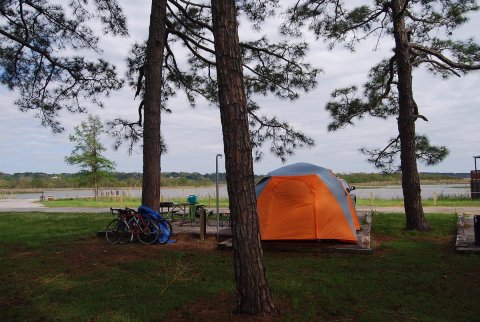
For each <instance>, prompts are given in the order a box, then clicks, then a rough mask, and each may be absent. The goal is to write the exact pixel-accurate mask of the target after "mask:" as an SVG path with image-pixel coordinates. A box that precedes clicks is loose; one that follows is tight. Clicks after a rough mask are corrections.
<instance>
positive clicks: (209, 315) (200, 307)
mask: <svg viewBox="0 0 480 322" xmlns="http://www.w3.org/2000/svg"><path fill="white" fill-rule="evenodd" d="M275 302H278V301H275ZM276 305H277V306H278V307H283V304H282V303H276ZM234 309H235V297H234V295H233V294H230V293H226V292H222V293H220V294H218V295H217V296H215V297H211V298H208V299H198V300H197V301H195V302H194V303H191V304H190V305H188V306H185V307H183V308H181V309H178V310H175V311H172V312H171V313H170V314H169V315H168V316H167V317H166V318H165V321H172V322H189V321H211V322H224V321H231V322H243V321H246V322H277V321H282V319H281V317H280V316H251V315H245V314H234V313H233V311H234Z"/></svg>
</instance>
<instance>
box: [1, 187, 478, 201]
mask: <svg viewBox="0 0 480 322" xmlns="http://www.w3.org/2000/svg"><path fill="white" fill-rule="evenodd" d="M421 189H422V198H425V199H428V198H433V196H434V195H436V196H437V197H439V196H450V197H468V196H470V186H469V185H468V184H435V185H422V186H421ZM161 193H162V200H164V201H168V200H169V199H170V198H178V197H180V198H181V197H185V202H186V201H187V198H188V196H189V195H196V196H198V197H202V198H203V197H207V198H208V197H210V198H212V199H215V186H209V187H185V188H171V187H164V188H162V190H161ZM354 193H355V194H356V195H357V198H362V199H369V198H371V197H373V198H376V199H395V198H403V193H402V187H401V186H399V185H395V186H385V187H371V188H366V187H358V188H357V189H356V190H354ZM101 194H103V195H104V196H106V195H114V196H115V195H126V196H133V197H141V195H142V190H141V189H140V188H133V189H108V190H107V189H103V190H101ZM40 195H41V193H22V194H12V195H7V196H8V198H17V199H40ZM44 195H45V197H47V196H53V197H54V198H55V199H62V198H84V197H93V195H94V192H93V190H91V189H79V190H56V189H52V190H45V191H44ZM219 195H220V198H226V197H228V193H227V186H226V185H220V186H219Z"/></svg>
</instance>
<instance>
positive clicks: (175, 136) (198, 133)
mask: <svg viewBox="0 0 480 322" xmlns="http://www.w3.org/2000/svg"><path fill="white" fill-rule="evenodd" d="M120 3H121V5H123V7H124V10H125V13H126V14H127V16H128V25H129V30H130V37H128V38H117V37H110V36H107V37H103V38H102V40H101V46H102V48H103V49H104V54H103V56H102V57H103V58H104V59H106V60H107V61H109V62H110V63H112V64H115V65H117V66H118V71H119V73H120V75H123V73H124V71H125V57H126V55H127V52H128V51H129V49H130V46H131V44H133V43H134V42H135V41H139V42H142V41H144V40H145V39H146V37H147V30H148V20H149V10H150V4H149V2H148V1H126V0H123V1H120ZM479 26H480V14H479V13H476V14H475V15H474V16H472V17H471V22H470V24H469V25H467V26H465V27H463V28H462V29H461V33H462V34H464V35H467V36H468V35H473V36H475V37H476V38H477V41H478V40H479V39H478V36H479V34H478V30H480V28H479ZM241 31H242V34H243V35H245V34H249V35H253V34H254V33H252V31H251V30H250V29H248V27H247V25H246V24H242V30H241ZM262 32H266V33H269V35H270V36H269V37H270V38H272V37H278V31H277V29H276V28H274V25H268V26H267V27H266V28H263V29H262ZM241 36H242V35H241ZM311 38H313V37H311V36H310V38H309V39H311ZM310 46H311V51H310V54H309V57H308V61H309V62H310V63H311V64H312V65H313V66H315V67H319V68H322V69H323V70H324V72H323V73H322V74H321V75H320V76H319V77H318V86H317V88H316V89H315V90H313V91H311V92H309V93H306V94H304V95H302V96H301V98H300V99H298V100H296V101H293V102H290V101H279V100H277V99H275V98H272V97H260V98H259V99H258V102H259V103H260V106H261V107H262V113H263V114H267V115H270V116H271V115H276V116H277V117H278V119H279V120H283V121H288V122H289V123H290V124H292V126H294V127H295V128H296V129H299V130H301V131H303V132H304V133H305V134H307V135H309V136H311V137H312V138H314V139H315V141H316V146H315V147H313V148H311V149H300V150H298V151H297V152H296V154H295V155H294V156H293V157H291V158H289V160H288V163H293V162H311V163H315V164H318V165H320V166H325V167H329V168H332V170H334V171H335V172H362V171H363V172H372V171H375V170H374V169H373V168H372V166H371V165H369V164H368V163H367V162H366V161H365V156H364V155H362V154H360V153H359V151H358V149H359V148H361V147H365V146H366V147H377V148H380V147H382V146H383V145H384V144H385V142H386V141H387V140H388V139H389V138H390V137H393V136H396V134H397V125H396V122H395V119H390V120H377V119H372V118H365V119H362V120H359V121H358V122H355V125H354V126H350V127H347V128H345V129H343V130H340V131H337V132H333V133H332V132H327V125H328V123H329V122H331V119H330V117H329V115H328V114H327V112H326V111H325V110H324V106H325V104H326V103H327V102H328V100H329V99H330V93H331V92H332V90H333V89H335V88H339V87H345V86H350V85H361V84H362V83H363V82H365V80H366V77H367V73H368V71H369V69H370V68H371V67H372V66H373V65H375V64H376V63H377V62H379V61H380V59H382V58H385V57H388V55H390V54H391V47H392V44H391V40H389V41H388V42H381V43H380V46H379V47H377V43H376V40H370V41H368V42H365V43H362V44H359V46H358V47H357V49H356V51H355V52H350V51H349V50H347V49H344V48H342V47H341V46H339V47H337V48H335V49H334V50H333V51H329V50H327V48H326V45H325V44H324V43H322V42H318V41H316V42H313V43H311V44H310ZM374 49H377V50H374ZM478 84H480V73H478V72H476V73H475V72H472V73H471V74H470V75H467V76H466V77H463V78H454V79H450V80H446V81H445V80H441V79H439V78H434V77H432V76H430V75H427V74H426V73H425V72H423V71H417V72H416V73H415V77H414V93H415V98H416V100H417V103H418V105H419V108H420V111H421V113H422V114H423V115H425V116H426V117H428V119H429V122H428V123H426V122H417V123H418V124H417V129H418V132H419V133H425V134H427V135H428V136H429V137H430V139H431V141H432V143H433V144H440V145H446V146H447V147H448V148H449V149H450V151H451V153H450V156H449V157H448V158H447V159H446V161H445V162H443V163H441V164H440V165H438V166H435V167H424V166H423V165H419V168H420V170H421V171H442V172H443V171H445V172H449V171H451V172H468V171H469V170H470V169H471V168H472V167H473V160H472V159H473V158H472V156H473V155H476V154H479V153H480V147H479V140H478V133H477V131H478V130H477V124H478V119H479V116H480V113H479V112H478V106H480V96H479V95H478V94H477V92H478V89H477V87H478ZM0 94H1V96H2V100H1V101H0V108H1V110H2V114H1V115H0V122H1V123H2V127H0V138H1V140H0V149H1V151H2V158H0V171H2V172H8V173H13V172H25V171H43V172H50V173H58V172H75V171H76V169H75V168H73V167H71V166H68V165H66V164H65V162H64V157H65V156H66V155H68V154H69V153H70V152H71V150H72V149H73V145H72V144H71V143H70V142H69V140H68V134H69V133H71V132H72V130H73V128H74V126H76V125H78V124H80V122H81V121H83V120H84V119H86V115H84V114H83V115H82V114H80V115H78V114H71V113H67V112H62V113H61V120H62V125H63V126H65V129H66V131H65V133H63V134H56V135H54V134H52V133H51V132H50V131H49V130H48V129H46V128H43V127H42V126H41V125H40V121H39V120H38V119H36V118H34V114H33V113H21V112H19V111H18V109H17V108H16V107H15V106H14V105H13V101H14V100H15V98H16V93H15V92H9V91H7V90H6V89H5V88H0ZM104 102H105V108H104V109H98V108H96V107H93V106H91V107H90V109H89V113H91V114H94V115H99V116H100V117H101V119H102V120H103V121H106V120H109V119H113V118H116V117H122V118H129V119H131V120H136V118H137V115H138V114H137V106H138V104H139V102H138V100H137V101H134V100H133V92H132V91H131V89H129V88H124V89H122V90H120V91H118V92H115V93H112V94H111V95H110V97H108V98H106V99H105V100H104ZM169 104H170V106H171V107H172V109H173V110H174V113H173V114H165V115H162V134H163V135H164V137H165V139H166V143H167V146H168V153H167V154H166V155H164V156H162V171H167V172H168V171H197V172H200V173H211V172H214V171H215V156H216V154H217V153H221V154H223V139H222V130H221V124H220V116H219V115H220V114H219V111H218V109H217V108H216V107H213V106H211V105H209V104H208V103H207V102H200V103H199V104H198V107H197V108H196V109H192V108H191V107H190V106H189V104H188V102H187V101H186V99H185V97H184V96H183V95H178V97H175V98H172V99H171V100H170V103H169ZM103 141H104V144H105V145H106V146H107V147H109V148H110V147H111V145H112V140H111V139H110V138H107V137H105V138H103ZM137 152H138V153H134V154H133V155H132V156H128V154H127V152H126V149H125V148H123V147H122V148H121V149H120V150H119V151H112V150H111V149H109V150H108V151H107V152H106V156H107V157H108V158H110V159H112V160H114V161H115V162H116V163H117V170H118V171H125V172H130V171H138V172H141V171H142V155H141V153H139V152H140V151H139V149H137ZM224 160H225V159H224V158H222V159H220V163H221V164H220V167H221V169H220V171H224V162H225V161H224ZM282 165H283V164H282V163H281V161H280V160H278V159H276V158H274V157H272V156H270V155H269V154H268V151H266V150H265V157H264V158H263V160H262V161H261V162H259V163H256V164H255V165H254V167H255V172H256V173H257V174H265V173H267V172H269V171H271V170H272V169H275V168H278V167H280V166H282Z"/></svg>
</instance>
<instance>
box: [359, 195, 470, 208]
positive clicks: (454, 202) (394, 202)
mask: <svg viewBox="0 0 480 322" xmlns="http://www.w3.org/2000/svg"><path fill="white" fill-rule="evenodd" d="M371 204H372V200H370V199H357V205H359V206H371ZM422 204H423V206H425V207H480V199H470V198H453V197H439V198H436V199H435V200H434V199H422ZM373 205H375V206H377V207H394V206H399V207H403V199H398V198H397V199H374V200H373Z"/></svg>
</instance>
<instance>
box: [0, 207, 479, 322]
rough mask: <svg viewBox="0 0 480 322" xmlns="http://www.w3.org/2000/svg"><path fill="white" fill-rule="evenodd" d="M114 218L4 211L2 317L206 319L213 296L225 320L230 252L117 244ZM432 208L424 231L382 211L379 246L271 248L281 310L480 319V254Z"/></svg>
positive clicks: (308, 315) (310, 317) (300, 317)
mask: <svg viewBox="0 0 480 322" xmlns="http://www.w3.org/2000/svg"><path fill="white" fill-rule="evenodd" d="M110 219H111V218H110V216H107V215H102V214H60V213H58V214H45V213H16V214H7V213H1V214H0V232H1V233H0V241H1V242H0V320H2V321H14V320H16V321H21V320H27V321H30V320H47V321H50V320H55V321H69V320H70V321H72V320H74V321H87V320H94V321H161V320H163V319H165V318H166V317H168V316H169V314H171V313H172V311H176V312H179V313H177V314H179V315H180V317H181V318H183V319H184V320H199V319H201V317H202V315H201V314H202V312H201V311H202V310H203V309H210V310H211V309H212V308H216V307H218V309H219V310H220V313H219V314H218V315H213V316H212V317H211V320H213V321H228V320H229V315H228V314H229V313H226V312H229V309H228V308H224V307H223V306H225V303H220V304H219V302H218V299H219V298H221V294H224V293H227V294H229V296H230V298H232V299H233V293H234V281H233V266H232V265H233V264H232V260H231V254H230V253H228V252H227V253H225V252H219V251H206V250H198V249H197V250H193V249H192V250H189V249H186V250H185V249H184V250H180V249H174V248H169V247H168V246H167V245H158V246H151V247H149V246H142V245H138V244H128V245H115V246H110V245H107V244H106V243H105V241H104V240H103V239H101V238H96V237H94V236H95V232H96V231H97V230H101V229H102V228H103V227H104V226H105V225H106V223H107V222H108V221H109V220H110ZM427 220H428V222H429V224H430V225H431V227H432V231H430V232H428V233H420V232H415V231H405V230H404V229H403V228H404V225H405V217H404V216H403V215H400V214H383V213H378V214H375V215H374V217H373V227H372V244H373V247H374V250H373V253H372V254H371V255H361V254H350V253H349V254H347V253H320V254H319V253H305V252H299V253H292V252H288V253H286V252H278V251H266V252H265V262H266V263H265V264H266V268H267V275H268V279H269V283H270V287H271V289H272V292H273V296H274V299H275V302H276V303H277V305H279V306H280V310H281V312H282V320H284V321H352V320H355V321H478V319H479V315H478V314H479V309H478V299H479V298H480V274H479V267H480V256H479V255H461V254H457V253H455V252H454V237H455V227H456V216H454V215H445V214H427ZM127 257H128V260H127V259H126V258H127ZM199 301H200V302H201V305H202V306H201V308H202V309H199V307H198V306H196V303H198V302H199ZM232 301H233V300H232ZM222 305H223V306H222ZM233 305H234V304H233V303H231V306H232V307H233ZM222 312H223V313H222ZM222 314H224V315H222ZM209 319H210V318H209Z"/></svg>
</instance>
